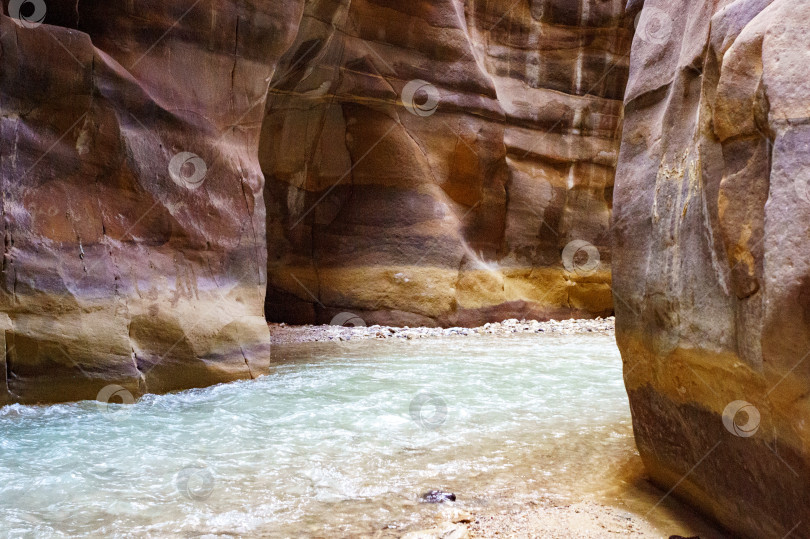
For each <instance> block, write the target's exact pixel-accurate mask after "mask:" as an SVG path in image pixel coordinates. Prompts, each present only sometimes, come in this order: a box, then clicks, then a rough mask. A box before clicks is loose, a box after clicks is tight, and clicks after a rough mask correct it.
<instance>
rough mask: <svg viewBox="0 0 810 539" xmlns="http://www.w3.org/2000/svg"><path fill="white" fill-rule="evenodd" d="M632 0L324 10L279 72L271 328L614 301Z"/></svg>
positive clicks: (426, 319)
mask: <svg viewBox="0 0 810 539" xmlns="http://www.w3.org/2000/svg"><path fill="white" fill-rule="evenodd" d="M632 22H633V21H632V20H630V19H628V18H626V17H625V15H624V2H623V1H619V0H615V1H584V2H569V1H563V0H557V1H549V0H546V1H534V2H529V3H526V2H518V3H514V2H512V1H511V0H503V1H494V2H493V1H487V2H484V1H471V2H462V1H460V0H434V1H430V2H427V1H425V2H396V1H393V0H357V1H353V2H351V3H350V4H348V3H339V2H334V1H327V0H312V1H309V2H307V3H306V7H305V11H304V16H303V19H302V21H301V25H300V27H299V30H298V34H297V37H296V39H295V43H294V44H293V45H292V46H291V47H290V49H289V51H288V53H287V54H285V55H284V57H283V59H282V61H281V63H280V65H279V68H278V69H277V71H276V74H275V76H274V78H273V80H272V83H271V88H270V95H269V97H268V100H267V110H266V116H265V119H264V122H263V126H262V139H261V144H260V149H259V159H260V161H261V165H262V170H263V171H264V174H265V177H266V187H265V201H266V203H267V208H268V213H267V234H268V293H267V303H266V314H267V317H268V319H269V320H271V321H286V322H298V323H302V322H310V323H311V322H321V323H328V322H329V321H330V320H332V319H333V317H334V316H335V315H337V314H339V313H341V312H342V311H349V312H352V313H354V314H355V315H356V316H358V317H360V318H362V319H363V320H365V322H366V323H369V324H370V323H384V324H407V325H436V324H438V325H478V324H481V323H484V322H486V321H492V320H502V319H504V318H509V317H517V318H523V317H526V318H533V317H534V318H547V317H570V316H596V315H600V314H601V315H604V314H608V313H610V312H611V311H612V301H611V293H610V270H609V264H610V249H609V247H608V239H609V234H608V223H609V219H610V214H611V207H612V189H613V177H614V167H615V163H616V159H617V155H618V138H619V133H620V128H621V121H622V103H621V98H622V95H623V89H624V86H625V82H626V78H627V72H628V50H629V46H630V42H631V36H632V31H633V28H632Z"/></svg>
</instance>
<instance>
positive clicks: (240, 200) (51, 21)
mask: <svg viewBox="0 0 810 539" xmlns="http://www.w3.org/2000/svg"><path fill="white" fill-rule="evenodd" d="M2 7H3V10H4V15H2V16H0V74H1V75H0V76H1V78H0V113H1V115H0V133H1V135H0V184H2V200H0V204H1V205H2V215H3V223H2V227H3V237H4V253H3V260H2V269H1V276H2V279H0V347H1V348H2V350H0V352H2V353H0V405H2V404H5V403H8V402H46V401H60V400H73V399H82V398H96V396H97V395H100V391H101V390H102V389H103V388H105V387H106V388H107V389H106V390H104V391H106V392H107V393H109V394H113V393H115V394H117V395H118V396H117V399H118V400H119V401H120V400H122V399H123V400H125V401H126V400H128V399H131V398H133V396H135V397H136V396H137V395H139V394H141V393H143V392H146V391H149V392H164V391H170V390H173V389H181V388H187V387H194V386H202V385H207V384H212V383H216V382H221V381H227V380H233V379H237V378H249V377H251V376H256V375H257V374H259V373H261V372H263V371H265V370H266V367H267V364H268V361H269V354H268V348H269V344H270V340H269V334H268V330H267V326H266V323H265V321H264V316H263V300H264V292H265V287H266V278H265V270H266V245H265V231H264V226H265V212H264V200H263V196H262V188H263V176H262V173H261V170H260V167H259V162H258V159H257V148H258V141H259V134H260V122H261V119H262V115H263V110H264V101H265V98H266V94H267V88H268V84H269V80H270V79H271V78H272V76H273V73H274V68H275V65H276V62H277V60H278V59H279V58H280V57H281V55H282V54H283V53H284V52H286V50H287V48H288V47H289V45H290V43H291V42H292V40H293V39H294V37H295V32H296V30H297V28H298V23H299V21H300V17H301V14H302V8H303V1H300V2H295V1H293V2H291V1H288V0H270V1H267V0H263V1H259V0H246V1H244V0H243V1H239V2H235V1H232V2H228V1H222V2H204V3H200V2H196V3H193V5H192V4H188V3H183V2H162V1H161V2H159V1H154V0H143V1H139V2H133V1H132V0H122V1H120V2H118V1H117V2H100V1H93V0H82V1H81V2H74V1H70V2H68V1H56V0H49V1H48V2H47V4H46V3H45V2H43V1H41V0H36V1H31V2H25V3H21V2H19V1H11V2H7V1H4V2H3V6H2ZM6 14H10V15H11V17H8V16H6ZM43 23H44V24H43ZM102 393H103V391H102ZM109 394H106V393H105V395H106V396H107V397H109V396H110V395H109Z"/></svg>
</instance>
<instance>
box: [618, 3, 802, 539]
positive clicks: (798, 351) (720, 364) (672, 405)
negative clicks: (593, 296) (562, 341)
mask: <svg viewBox="0 0 810 539" xmlns="http://www.w3.org/2000/svg"><path fill="white" fill-rule="evenodd" d="M631 4H632V5H633V6H632V7H633V11H632V12H631V13H629V14H630V15H633V14H635V12H636V11H637V10H638V8H639V7H640V6H638V4H640V2H631ZM638 28H639V31H638V32H637V34H636V37H635V41H634V43H633V52H632V58H631V68H630V79H629V82H628V88H627V93H626V97H625V124H624V133H623V139H622V148H621V154H620V158H619V165H618V170H617V181H616V190H615V194H614V197H615V199H614V202H615V207H616V211H615V213H614V220H613V227H614V239H615V243H614V257H613V272H614V295H615V303H616V315H617V338H618V341H619V346H620V348H621V351H622V355H623V358H624V366H625V381H626V385H627V390H628V394H629V396H630V404H631V409H632V413H633V424H634V428H635V435H636V440H637V444H638V448H639V451H640V453H641V456H642V458H643V459H644V462H645V464H646V466H647V469H648V470H649V472H650V474H651V476H652V477H653V479H654V480H655V481H657V482H658V483H660V484H661V485H662V486H663V487H664V488H665V489H667V490H670V489H672V490H673V493H674V494H676V495H679V496H682V497H684V498H686V499H689V500H691V501H692V502H693V503H695V504H696V505H697V506H699V507H701V508H702V509H704V510H705V511H707V512H708V513H710V514H712V515H713V516H714V517H715V518H717V519H718V520H719V521H720V522H721V523H723V524H724V525H725V526H727V527H728V528H730V529H731V530H733V531H734V532H736V533H737V534H739V535H742V536H747V537H785V536H787V535H790V534H791V533H792V534H793V535H791V536H795V537H807V536H808V535H810V483H808V480H807V478H808V477H810V400H808V397H810V361H808V360H807V358H808V355H809V354H810V324H808V322H810V250H808V249H807V242H808V239H810V120H809V118H810V79H808V77H807V75H806V73H807V66H808V63H809V62H810V3H807V2H805V1H804V0H773V1H771V0H736V1H710V0H647V1H646V2H644V7H643V11H641V14H640V17H639V25H638ZM642 29H644V30H643V31H642Z"/></svg>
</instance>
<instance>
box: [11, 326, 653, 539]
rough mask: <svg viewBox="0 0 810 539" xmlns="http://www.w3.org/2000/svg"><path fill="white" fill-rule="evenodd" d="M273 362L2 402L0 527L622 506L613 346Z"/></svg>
mask: <svg viewBox="0 0 810 539" xmlns="http://www.w3.org/2000/svg"><path fill="white" fill-rule="evenodd" d="M274 365H275V366H274V367H273V369H272V371H271V374H270V375H268V376H264V377H261V378H259V379H257V380H253V381H245V382H237V383H232V384H224V385H220V386H215V387H210V388H206V389H199V390H192V391H186V392H181V393H177V394H172V395H162V396H152V395H149V396H146V397H144V398H143V399H141V400H140V401H138V402H137V403H136V404H133V405H118V404H110V405H101V404H100V403H96V402H80V403H75V404H64V405H53V406H19V405H12V406H7V407H5V408H2V409H0V434H1V438H0V455H1V457H0V522H2V526H3V528H4V530H5V531H4V532H0V534H2V533H4V534H6V536H9V537H34V536H36V537H68V536H70V537H74V536H84V537H98V536H115V535H117V536H122V537H126V536H160V537H163V536H182V537H189V536H198V535H200V534H206V533H210V534H224V535H228V534H231V535H235V536H236V535H249V536H267V537H275V536H307V537H310V536H322V537H333V536H354V535H358V534H362V533H373V532H374V531H375V530H380V529H381V528H383V527H384V526H388V529H404V528H407V527H408V526H409V525H413V524H414V523H416V522H419V521H420V520H422V519H424V518H427V517H429V515H430V514H431V511H435V510H436V507H435V506H434V505H431V504H424V503H420V502H419V495H420V494H422V493H423V492H425V491H427V490H430V489H444V490H448V491H452V492H454V493H456V494H457V496H458V500H459V503H463V504H464V505H465V507H468V508H472V509H473V510H476V509H481V510H497V509H499V508H502V507H509V506H510V504H512V505H514V504H526V503H529V502H531V503H537V504H549V503H550V504H562V503H568V502H571V501H575V500H577V499H581V498H582V497H583V495H588V496H596V497H598V498H599V499H600V500H607V501H608V502H610V501H615V502H616V503H619V504H621V503H622V501H621V499H620V496H619V495H617V494H615V492H614V491H615V482H616V474H617V473H618V472H619V471H620V470H622V469H624V468H626V467H628V466H631V467H632V466H636V467H637V466H638V463H637V461H638V457H637V455H636V453H635V448H634V445H633V440H632V429H631V424H630V411H629V407H628V402H627V396H626V394H625V391H624V388H623V385H622V375H621V368H622V367H621V359H620V357H619V353H618V350H617V349H616V345H615V343H614V341H613V338H612V337H608V336H603V335H584V336H583V335H574V336H563V337H553V336H545V335H541V336H536V335H525V336H514V337H509V338H504V337H501V338H496V337H475V338H472V337H468V338H450V339H424V340H415V341H399V342H389V341H382V342H381V341H363V342H349V343H341V344H332V343H328V344H308V345H288V346H285V347H277V348H276V350H275V352H274ZM611 489H612V490H611Z"/></svg>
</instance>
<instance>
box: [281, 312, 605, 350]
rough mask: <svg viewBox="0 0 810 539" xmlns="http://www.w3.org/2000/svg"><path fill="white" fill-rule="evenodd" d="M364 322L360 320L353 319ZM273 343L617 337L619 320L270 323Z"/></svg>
mask: <svg viewBox="0 0 810 539" xmlns="http://www.w3.org/2000/svg"><path fill="white" fill-rule="evenodd" d="M352 321H355V322H357V323H361V321H360V320H359V319H357V318H355V319H351V320H350V322H352ZM269 327H270V335H271V338H272V341H273V344H290V343H304V342H329V341H351V340H361V339H406V340H407V339H426V338H436V337H450V338H458V337H479V336H482V335H497V336H503V337H507V336H510V335H515V334H525V333H545V334H551V335H571V334H575V333H584V334H589V333H590V334H594V333H595V334H602V335H613V334H614V333H613V331H614V327H615V319H614V318H613V317H610V318H596V319H594V320H560V321H557V320H550V321H548V322H538V321H536V320H516V319H514V318H513V319H511V320H504V321H503V322H496V323H492V324H485V325H483V326H481V327H477V328H461V327H455V328H427V327H418V328H410V327H407V326H405V327H402V328H396V327H390V326H368V327H366V326H362V325H358V326H339V325H324V326H310V325H307V326H289V325H286V324H269Z"/></svg>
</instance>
